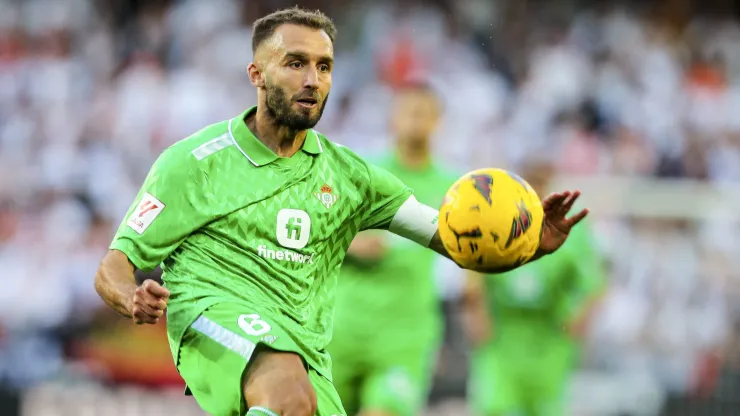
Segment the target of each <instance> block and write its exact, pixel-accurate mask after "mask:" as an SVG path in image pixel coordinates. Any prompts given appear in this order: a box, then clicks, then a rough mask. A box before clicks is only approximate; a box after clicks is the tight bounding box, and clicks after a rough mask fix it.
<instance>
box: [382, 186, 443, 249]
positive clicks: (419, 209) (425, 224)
mask: <svg viewBox="0 0 740 416" xmlns="http://www.w3.org/2000/svg"><path fill="white" fill-rule="evenodd" d="M438 219H439V211H437V210H436V209H434V208H432V207H429V206H427V205H424V204H422V203H421V202H419V201H418V200H417V199H416V197H414V196H413V195H411V196H410V197H409V199H407V200H406V202H404V203H403V205H401V208H399V209H398V212H396V215H395V216H394V217H393V220H392V221H391V225H390V226H389V227H388V231H390V232H392V233H393V234H396V235H399V236H401V237H404V238H407V239H409V240H411V241H414V242H416V243H418V244H421V245H422V246H424V247H429V243H430V242H431V241H432V237H434V233H436V232H437V226H438V224H437V223H438Z"/></svg>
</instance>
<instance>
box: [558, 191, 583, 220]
mask: <svg viewBox="0 0 740 416" xmlns="http://www.w3.org/2000/svg"><path fill="white" fill-rule="evenodd" d="M579 196H581V191H575V192H573V193H571V194H570V195H569V196H568V197H567V198H565V199H564V200H563V202H562V203H561V205H560V209H561V210H562V212H563V215H565V214H567V213H568V212H570V210H571V208H573V204H574V203H575V202H576V200H577V199H578V197H579Z"/></svg>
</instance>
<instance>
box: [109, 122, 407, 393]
mask: <svg viewBox="0 0 740 416" xmlns="http://www.w3.org/2000/svg"><path fill="white" fill-rule="evenodd" d="M255 110H256V107H252V108H251V109H249V110H247V111H246V112H244V113H242V114H241V115H239V116H238V117H236V118H234V119H231V120H227V121H223V122H220V123H217V124H214V125H211V126H209V127H206V128H205V129H203V130H201V131H199V132H197V133H195V134H194V135H192V136H191V137H188V138H186V139H184V140H182V141H180V142H178V143H176V144H174V145H173V146H171V147H169V148H168V149H167V150H165V151H164V152H163V153H162V155H161V156H160V157H159V158H158V159H157V161H156V162H155V163H154V166H153V167H152V169H151V171H150V173H149V175H148V176H147V178H146V180H145V182H144V185H143V186H142V188H141V190H140V192H139V195H138V197H137V198H136V202H135V203H134V204H133V205H132V206H131V208H130V210H129V212H128V214H127V215H126V217H125V219H124V220H123V222H122V223H121V225H120V227H119V229H118V232H117V233H116V236H115V238H114V240H113V242H112V244H111V246H110V248H111V249H116V250H120V251H122V252H123V253H125V254H126V255H127V256H128V258H129V259H130V260H131V262H132V263H133V264H134V265H135V266H136V267H137V268H139V269H142V270H151V269H153V268H155V267H156V266H158V265H161V266H162V270H163V280H164V282H165V285H166V287H167V288H168V289H169V290H170V292H171V297H170V300H169V304H168V311H167V320H168V322H167V327H168V328H167V329H168V338H169V341H170V347H171V349H172V354H173V357H174V358H175V361H176V362H177V358H178V351H179V345H180V341H181V338H182V335H183V333H184V332H185V330H186V329H187V328H188V326H189V325H190V324H191V323H192V322H193V321H194V320H195V319H196V318H197V317H198V316H199V315H200V314H201V313H202V312H203V311H204V310H206V309H207V308H208V307H210V306H212V305H214V304H216V303H219V302H229V301H240V302H247V303H248V304H250V305H254V306H255V308H256V309H259V310H263V311H269V312H270V313H271V314H272V316H277V317H280V319H281V321H280V325H281V326H282V328H283V329H285V330H286V331H287V332H288V333H290V334H291V335H292V336H293V337H294V340H295V342H296V343H297V344H298V345H299V347H300V348H301V349H302V350H303V351H304V352H305V355H304V358H305V359H306V361H307V362H308V363H309V364H310V365H311V366H312V367H314V368H316V369H317V371H319V372H320V373H322V374H323V375H324V376H326V377H328V378H329V379H331V368H330V367H331V366H330V361H329V357H328V354H327V353H326V352H325V350H324V348H325V346H326V344H327V343H328V342H329V340H330V338H331V333H332V325H333V306H334V298H335V287H336V280H337V272H338V271H339V267H340V265H341V264H342V260H343V259H344V255H345V252H346V250H347V247H348V246H349V244H350V242H351V241H352V239H353V238H354V236H355V234H356V233H357V232H359V231H360V230H365V229H387V228H388V226H389V224H390V223H391V221H392V219H393V217H394V215H395V213H396V212H397V211H398V209H399V207H400V206H401V205H402V204H403V203H404V202H405V201H406V200H407V199H408V198H409V197H410V196H411V190H410V189H409V188H408V187H406V186H405V185H404V184H403V183H402V182H401V181H399V180H398V179H396V178H395V177H394V176H392V175H391V174H389V173H387V172H385V171H383V170H382V169H379V168H377V167H374V166H371V165H369V164H367V163H366V162H364V161H363V160H362V159H360V158H359V157H358V156H356V155H355V154H354V153H353V152H351V151H350V150H348V149H347V148H344V147H342V146H339V145H336V144H334V143H332V142H330V141H329V140H327V139H326V137H324V136H322V135H321V134H319V133H317V132H315V131H313V130H309V131H308V133H307V135H306V138H305V142H304V144H303V148H302V151H299V152H298V153H296V154H295V155H294V156H293V157H290V158H283V157H278V156H277V155H276V154H275V153H274V152H272V151H271V150H270V149H269V148H268V147H266V146H265V145H264V144H262V142H260V141H259V140H258V139H257V138H256V137H255V136H254V135H253V134H252V133H251V132H250V130H249V128H248V127H247V125H246V124H245V122H244V119H245V117H246V116H248V115H249V114H250V113H251V112H253V111H255Z"/></svg>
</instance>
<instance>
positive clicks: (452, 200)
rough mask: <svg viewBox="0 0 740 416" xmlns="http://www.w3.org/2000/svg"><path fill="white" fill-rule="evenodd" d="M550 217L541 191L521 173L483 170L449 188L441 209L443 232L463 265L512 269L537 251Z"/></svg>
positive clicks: (447, 246) (442, 234)
mask: <svg viewBox="0 0 740 416" xmlns="http://www.w3.org/2000/svg"><path fill="white" fill-rule="evenodd" d="M544 217H545V215H544V212H543V210H542V203H541V201H540V198H539V196H538V195H537V192H535V190H534V189H533V188H532V187H531V186H530V185H529V184H528V183H527V182H526V181H525V180H524V179H522V178H521V177H520V176H519V175H517V174H515V173H512V172H508V171H506V170H503V169H496V168H486V169H479V170H475V171H473V172H470V173H467V174H465V175H464V176H463V177H461V178H460V179H458V180H457V181H456V182H455V183H454V184H453V185H452V186H451V187H450V189H449V190H448V191H447V194H446V195H445V199H444V202H443V203H442V207H441V208H440V210H439V235H440V237H441V239H442V242H443V244H444V246H445V249H446V250H447V252H448V253H449V254H450V256H451V257H452V258H453V260H455V262H456V263H457V264H459V265H460V266H462V267H465V268H470V269H481V268H483V269H486V270H489V269H490V270H502V269H509V268H513V267H516V266H519V265H521V264H523V263H525V262H527V261H528V260H529V259H531V258H532V256H533V255H534V253H535V252H536V251H537V248H538V247H539V244H540V239H541V237H542V225H543V220H544Z"/></svg>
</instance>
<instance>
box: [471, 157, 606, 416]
mask: <svg viewBox="0 0 740 416" xmlns="http://www.w3.org/2000/svg"><path fill="white" fill-rule="evenodd" d="M522 174H523V177H525V178H526V179H527V181H528V182H530V184H531V185H532V186H533V187H534V188H535V190H537V191H538V192H542V191H543V190H546V189H547V185H548V182H549V179H550V177H551V176H552V167H551V165H550V164H548V163H546V162H540V161H532V162H531V163H529V164H527V165H526V166H525V167H524V168H523V170H522ZM594 245H595V243H594V241H593V239H592V235H591V230H590V228H589V227H588V226H585V225H581V226H580V227H577V228H576V229H574V230H573V232H572V233H571V236H570V238H569V239H568V242H567V243H566V244H565V245H564V246H563V247H562V249H561V250H559V251H558V252H557V253H555V254H553V255H551V256H548V257H547V258H545V259H542V260H540V261H538V262H535V263H531V264H527V265H525V266H522V267H520V268H518V269H516V270H514V271H511V272H508V273H503V274H500V275H498V276H496V277H495V278H489V279H486V278H482V277H481V276H475V275H472V276H470V281H469V283H470V284H469V285H468V288H467V290H466V292H467V293H466V296H465V300H464V302H465V305H466V307H465V309H466V315H467V316H466V318H467V319H466V324H467V326H468V331H469V333H470V335H471V338H473V343H474V345H475V346H474V348H473V351H472V353H471V361H470V383H469V399H470V403H471V407H472V408H473V410H474V411H475V412H476V414H478V415H481V416H504V415H505V416H509V415H512V416H514V415H516V416H520V415H521V416H564V415H565V414H566V413H565V412H566V408H565V405H566V403H565V399H566V397H565V396H566V393H567V392H566V389H567V387H568V385H569V378H570V375H571V372H572V371H573V370H574V365H575V364H576V363H577V358H578V341H579V338H580V336H581V335H582V333H583V331H584V330H585V327H586V324H587V322H588V318H589V317H590V316H591V315H592V311H593V310H594V306H595V305H596V303H597V302H596V301H597V300H598V299H599V298H600V295H601V293H602V290H603V289H604V285H605V282H606V278H605V270H604V267H603V264H602V259H601V257H600V255H599V254H598V252H597V250H596V249H595V247H594Z"/></svg>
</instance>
